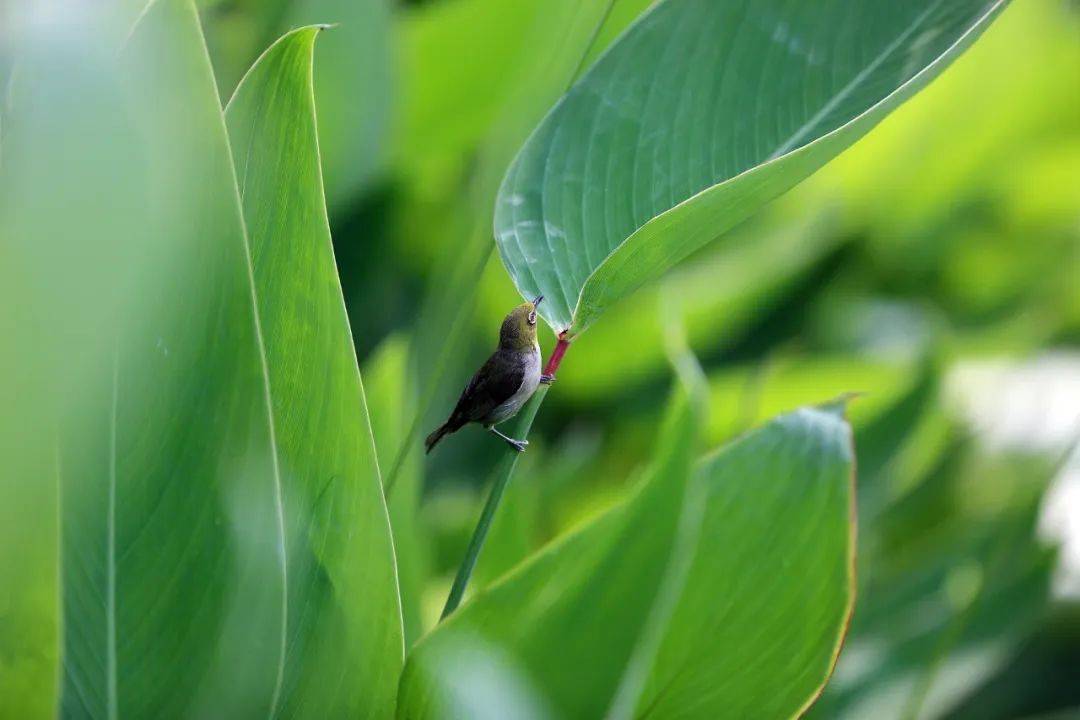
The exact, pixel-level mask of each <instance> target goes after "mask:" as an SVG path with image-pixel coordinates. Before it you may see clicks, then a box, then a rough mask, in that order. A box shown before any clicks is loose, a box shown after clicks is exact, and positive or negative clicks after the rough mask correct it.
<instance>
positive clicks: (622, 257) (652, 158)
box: [495, 0, 1006, 333]
mask: <svg viewBox="0 0 1080 720" xmlns="http://www.w3.org/2000/svg"><path fill="white" fill-rule="evenodd" d="M1005 2H1006V0H951V1H949V2H945V1H944V0H914V1H912V2H903V3H897V2H891V1H890V0H869V1H868V2H862V3H859V4H858V6H853V5H852V4H851V3H845V2H835V1H833V2H826V3H812V4H805V3H804V4H799V3H794V4H793V3H788V2H782V1H781V0H662V1H661V2H659V3H657V4H656V5H655V6H654V7H653V8H651V9H650V11H649V12H647V13H646V14H645V15H643V16H642V17H641V18H639V20H638V21H637V22H635V23H634V24H633V25H632V26H631V27H630V28H629V29H628V30H627V31H626V32H625V33H624V34H623V35H622V36H621V37H620V38H619V40H618V41H617V42H615V43H614V44H613V45H612V46H611V47H610V48H609V49H608V51H607V52H606V53H605V54H604V55H603V56H602V57H601V58H600V59H599V60H598V61H597V62H596V64H595V65H594V66H593V67H592V68H591V69H590V70H589V72H588V73H587V74H586V75H585V76H584V77H582V78H581V80H580V81H578V82H577V83H576V84H575V85H574V87H573V88H571V90H570V91H569V92H568V93H567V95H566V96H564V97H563V99H562V100H561V101H560V102H559V104H558V105H557V106H556V107H555V108H554V109H553V110H552V111H551V113H550V114H549V115H548V116H547V118H545V120H544V121H543V122H542V123H541V124H540V125H539V127H538V128H537V129H536V130H535V131H534V132H533V134H532V136H531V137H530V138H529V140H528V142H527V143H526V144H525V146H524V147H523V148H522V150H521V152H520V153H519V154H518V156H517V158H516V159H515V161H514V163H513V164H512V165H511V167H510V169H509V170H508V171H507V174H506V177H505V178H504V180H503V185H502V188H501V189H500V192H499V196H498V200H497V203H496V208H495V236H496V242H497V244H498V247H499V251H500V253H501V255H502V259H503V262H504V264H505V265H506V267H507V268H508V270H509V271H510V274H511V275H512V276H513V278H514V282H515V283H516V285H517V286H518V289H519V290H520V291H521V292H522V293H523V294H524V295H526V296H528V297H534V296H535V295H537V294H540V293H542V294H543V295H544V296H545V298H547V300H546V301H545V303H544V304H543V305H542V306H541V307H540V312H541V313H542V314H543V316H544V317H545V319H546V320H547V321H548V322H549V323H550V324H551V326H552V327H553V328H554V329H556V330H560V331H561V330H565V329H570V330H571V332H572V333H580V332H581V331H582V330H584V329H585V328H586V327H587V326H588V325H589V324H590V323H592V322H593V321H594V320H595V319H596V318H597V317H598V316H599V315H600V314H601V313H602V312H603V311H604V309H605V308H607V307H608V306H609V305H611V304H612V303H613V302H615V301H617V300H619V299H620V298H622V297H623V296H625V295H627V294H629V293H630V292H632V291H633V290H635V289H636V288H638V287H639V286H641V285H642V284H643V283H645V282H647V281H649V280H650V279H653V278H655V277H657V276H659V275H661V274H662V273H663V272H664V271H665V270H667V269H668V268H670V267H671V266H673V265H674V264H675V263H677V262H678V261H679V260H681V259H682V258H684V257H686V256H687V255H689V254H690V253H691V252H693V251H694V250H696V249H698V248H700V247H701V246H703V245H705V244H706V243H708V242H710V241H711V240H713V239H715V238H717V237H719V236H720V235H721V234H723V233H724V232H725V231H727V230H728V229H730V228H731V227H732V226H734V225H735V224H736V223H738V222H740V221H741V220H743V219H745V218H746V217H748V216H749V215H750V214H752V213H753V212H754V211H756V210H757V209H758V208H760V207H761V206H762V205H763V204H764V203H766V202H768V201H769V200H772V199H773V198H775V197H776V196H778V195H780V194H781V193H783V192H784V191H786V190H788V189H790V188H791V187H792V186H793V185H795V184H796V183H798V182H799V181H800V180H802V179H804V178H805V177H807V176H808V175H809V174H810V173H812V172H814V171H815V170H816V169H818V168H819V167H821V166H822V165H823V164H825V163H826V162H828V161H829V160H830V159H831V158H833V157H835V156H836V155H837V154H839V153H840V152H841V151H842V150H843V149H844V148H846V147H848V146H849V145H851V144H852V143H853V142H855V140H857V139H858V138H859V137H861V136H862V135H863V134H865V133H866V132H867V131H868V130H870V128H872V127H873V126H874V125H875V124H876V123H877V122H879V121H880V120H881V119H882V118H884V117H885V116H886V115H887V114H888V113H889V112H890V111H891V110H892V109H894V108H895V107H896V106H897V105H899V104H900V103H901V102H903V101H904V100H905V99H907V98H908V97H910V96H911V95H912V94H914V93H915V92H916V91H918V90H919V89H920V88H922V87H923V86H925V85H926V84H927V83H928V82H929V81H930V80H931V79H932V78H933V77H935V76H936V75H937V74H938V73H939V72H940V71H941V70H942V69H943V68H945V67H946V66H947V65H948V64H949V62H950V61H952V60H953V59H954V58H955V57H956V56H958V55H959V54H960V53H961V52H962V51H963V50H964V49H966V48H967V46H968V45H969V44H970V43H971V42H972V41H973V40H974V39H975V38H976V37H977V36H978V35H979V33H980V32H981V31H982V30H983V29H984V28H986V26H987V25H988V24H989V23H990V22H991V20H992V19H993V18H994V17H995V16H996V15H997V13H998V12H999V11H1000V10H1001V8H1002V7H1003V6H1004V5H1005Z"/></svg>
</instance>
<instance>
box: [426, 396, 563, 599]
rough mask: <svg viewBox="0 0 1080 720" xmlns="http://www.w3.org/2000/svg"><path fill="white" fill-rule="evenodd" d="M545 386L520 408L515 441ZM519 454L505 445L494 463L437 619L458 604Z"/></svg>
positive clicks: (523, 436) (521, 435)
mask: <svg viewBox="0 0 1080 720" xmlns="http://www.w3.org/2000/svg"><path fill="white" fill-rule="evenodd" d="M548 387H549V386H548V385H541V386H540V387H539V388H537V390H536V392H535V393H534V394H533V396H532V397H531V398H530V399H529V402H528V403H526V404H525V407H524V408H522V410H521V414H520V415H519V419H518V422H517V424H516V426H515V428H514V433H513V435H512V437H514V438H515V439H518V440H524V439H526V438H527V437H528V435H529V430H531V429H532V424H533V419H534V418H535V417H536V411H537V410H539V409H540V404H541V403H542V402H544V396H545V395H547V392H548ZM519 455H521V453H519V452H518V451H517V450H514V449H513V448H510V447H507V448H506V451H505V454H504V455H503V456H502V457H501V458H499V464H498V465H496V466H495V482H494V484H493V485H492V486H491V492H490V493H489V494H488V498H487V502H486V503H485V504H484V511H483V512H482V513H480V520H479V521H478V522H477V523H476V530H474V531H473V536H472V539H471V540H469V548H468V550H466V551H465V559H464V560H462V561H461V567H459V568H458V571H457V577H455V578H454V585H453V587H451V588H450V595H449V596H448V597H447V598H446V606H445V607H443V611H442V615H441V616H439V619H440V620H441V619H443V618H445V617H446V616H447V615H449V614H450V613H452V612H454V610H455V609H457V606H458V605H460V604H461V598H462V596H464V595H465V587H466V586H467V585H468V584H469V578H470V577H471V576H472V571H473V568H474V567H476V560H477V558H479V557H480V548H482V547H483V546H484V540H485V539H486V538H487V534H488V530H489V529H491V521H492V520H493V519H494V517H495V511H496V510H497V509H498V507H499V501H500V500H502V496H503V491H505V490H506V486H507V485H509V484H510V477H511V476H512V475H513V474H514V468H515V467H516V466H517V461H518V456H519Z"/></svg>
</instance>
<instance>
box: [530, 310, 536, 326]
mask: <svg viewBox="0 0 1080 720" xmlns="http://www.w3.org/2000/svg"><path fill="white" fill-rule="evenodd" d="M529 324H530V325H535V324H536V313H535V312H531V313H529Z"/></svg>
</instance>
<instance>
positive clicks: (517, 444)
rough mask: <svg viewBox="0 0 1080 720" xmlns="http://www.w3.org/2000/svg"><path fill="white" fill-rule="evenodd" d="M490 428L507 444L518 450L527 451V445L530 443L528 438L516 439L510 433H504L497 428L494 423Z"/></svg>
mask: <svg viewBox="0 0 1080 720" xmlns="http://www.w3.org/2000/svg"><path fill="white" fill-rule="evenodd" d="M488 430H490V431H491V432H493V433H495V434H496V435H498V436H499V437H500V438H502V439H503V441H505V442H506V444H507V445H509V446H510V447H512V448H514V449H515V450H517V451H518V452H525V446H526V445H528V444H529V441H528V440H515V439H514V438H512V437H510V436H509V435H503V434H502V433H501V432H499V431H498V430H496V429H495V426H494V425H492V426H490V427H488Z"/></svg>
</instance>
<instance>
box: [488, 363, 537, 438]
mask: <svg viewBox="0 0 1080 720" xmlns="http://www.w3.org/2000/svg"><path fill="white" fill-rule="evenodd" d="M539 385H540V346H539V345H536V346H535V347H534V348H533V352H532V354H531V355H529V358H528V360H527V362H526V364H525V376H524V377H523V378H522V380H521V387H519V388H518V389H517V392H515V393H514V394H513V395H511V396H510V399H509V400H507V401H506V402H504V403H503V404H502V405H499V406H498V407H496V408H495V409H494V410H493V411H492V413H491V415H489V416H488V417H489V423H488V424H490V425H495V424H496V423H501V422H502V421H504V420H509V419H510V418H512V417H513V416H514V415H516V414H517V411H518V410H520V409H521V406H522V405H524V404H525V401H526V400H528V399H529V398H531V397H532V394H533V393H534V392H536V388H537V386H539Z"/></svg>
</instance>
